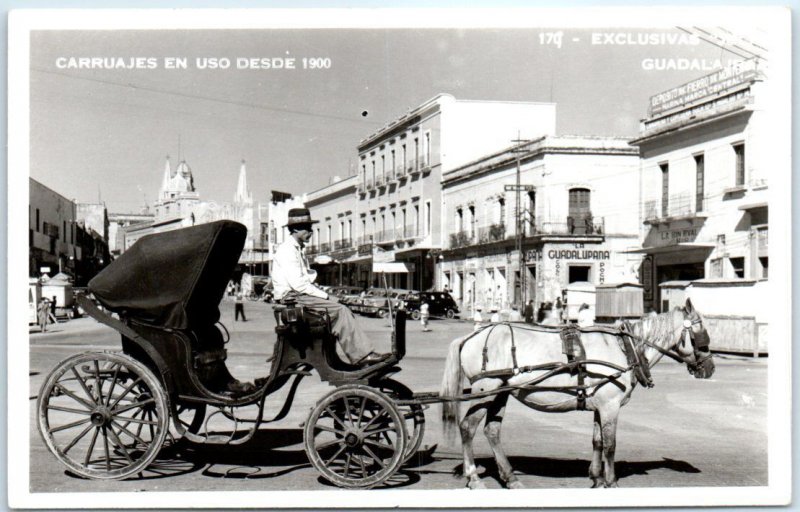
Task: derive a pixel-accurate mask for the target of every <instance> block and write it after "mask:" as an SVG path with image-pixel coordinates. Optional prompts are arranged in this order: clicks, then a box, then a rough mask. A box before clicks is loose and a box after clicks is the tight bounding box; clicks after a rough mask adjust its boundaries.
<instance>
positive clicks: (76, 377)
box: [37, 353, 169, 480]
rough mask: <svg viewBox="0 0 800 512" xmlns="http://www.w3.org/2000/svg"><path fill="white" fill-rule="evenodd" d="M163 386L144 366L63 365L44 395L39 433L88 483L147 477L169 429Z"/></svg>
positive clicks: (91, 360) (93, 358) (74, 361)
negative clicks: (146, 469) (90, 479)
mask: <svg viewBox="0 0 800 512" xmlns="http://www.w3.org/2000/svg"><path fill="white" fill-rule="evenodd" d="M168 411H169V409H168V405H167V399H166V395H165V393H164V390H163V388H162V386H161V383H160V382H159V380H158V379H157V378H156V377H155V376H154V375H153V373H152V372H151V371H150V370H149V369H147V367H145V366H144V365H143V364H141V363H139V362H138V361H136V360H134V359H132V358H130V357H128V356H126V355H123V354H113V353H85V354H79V355H77V356H73V357H70V358H68V359H65V360H64V361H62V362H61V363H59V365H58V366H56V368H55V369H54V370H53V371H52V372H50V374H49V375H48V376H47V379H45V382H44V384H43V385H42V389H41V390H40V392H39V399H38V403H37V412H38V414H37V416H38V418H37V419H38V426H39V432H40V433H41V435H42V438H43V439H44V441H45V444H47V447H48V448H49V449H50V451H51V452H52V453H53V455H55V456H56V458H57V459H58V460H59V461H61V462H62V463H63V464H64V465H66V466H67V467H68V468H69V469H70V470H72V471H73V472H74V473H76V474H78V475H80V476H83V477H85V478H93V479H109V480H112V479H113V480H119V479H123V478H126V477H129V476H131V475H135V474H138V473H141V472H142V470H144V469H145V468H146V467H147V466H148V465H149V464H150V463H151V462H152V461H153V459H155V458H156V456H157V455H158V452H159V450H160V449H161V446H162V444H163V443H164V439H165V437H166V435H167V432H168V429H169V424H168V423H169V412H168Z"/></svg>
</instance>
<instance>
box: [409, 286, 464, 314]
mask: <svg viewBox="0 0 800 512" xmlns="http://www.w3.org/2000/svg"><path fill="white" fill-rule="evenodd" d="M423 302H427V303H428V312H429V313H430V315H431V316H444V317H447V318H455V317H456V316H458V313H459V310H458V304H456V301H455V300H454V299H453V297H452V296H451V295H450V292H417V293H411V294H409V295H408V296H407V297H406V299H405V303H404V306H405V310H406V311H408V312H409V314H410V315H411V318H413V319H414V320H418V319H419V308H420V306H421V305H422V303H423Z"/></svg>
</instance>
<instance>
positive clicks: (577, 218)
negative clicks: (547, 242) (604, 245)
mask: <svg viewBox="0 0 800 512" xmlns="http://www.w3.org/2000/svg"><path fill="white" fill-rule="evenodd" d="M605 232H606V226H605V219H604V218H603V217H594V216H592V215H591V214H580V215H567V216H566V217H561V218H552V219H535V220H534V232H533V233H531V235H534V236H535V235H565V236H582V235H603V234H605Z"/></svg>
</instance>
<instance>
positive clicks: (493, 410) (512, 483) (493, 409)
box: [483, 393, 523, 489]
mask: <svg viewBox="0 0 800 512" xmlns="http://www.w3.org/2000/svg"><path fill="white" fill-rule="evenodd" d="M508 395H509V394H508V393H501V394H499V395H497V396H496V397H495V399H494V400H493V401H492V403H491V404H490V405H489V408H488V415H487V416H486V426H484V427H483V433H484V434H485V435H486V439H488V440H489V446H491V447H492V452H494V460H495V461H496V462H497V470H498V472H499V473H500V478H502V479H503V481H504V482H505V483H506V485H507V486H508V488H509V489H522V488H523V486H522V484H521V483H520V481H519V480H518V479H517V477H516V476H515V475H514V470H513V469H512V468H511V463H510V462H509V461H508V457H506V454H505V452H504V451H503V446H502V444H501V443H500V429H501V427H502V425H503V415H504V414H505V411H506V404H507V403H508Z"/></svg>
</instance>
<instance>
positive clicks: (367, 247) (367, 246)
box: [358, 235, 372, 256]
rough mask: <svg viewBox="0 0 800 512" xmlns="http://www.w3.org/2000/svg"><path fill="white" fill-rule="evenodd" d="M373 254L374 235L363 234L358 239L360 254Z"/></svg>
mask: <svg viewBox="0 0 800 512" xmlns="http://www.w3.org/2000/svg"><path fill="white" fill-rule="evenodd" d="M370 254H372V236H371V235H369V236H362V237H361V238H359V239H358V255H359V256H368V255H370Z"/></svg>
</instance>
